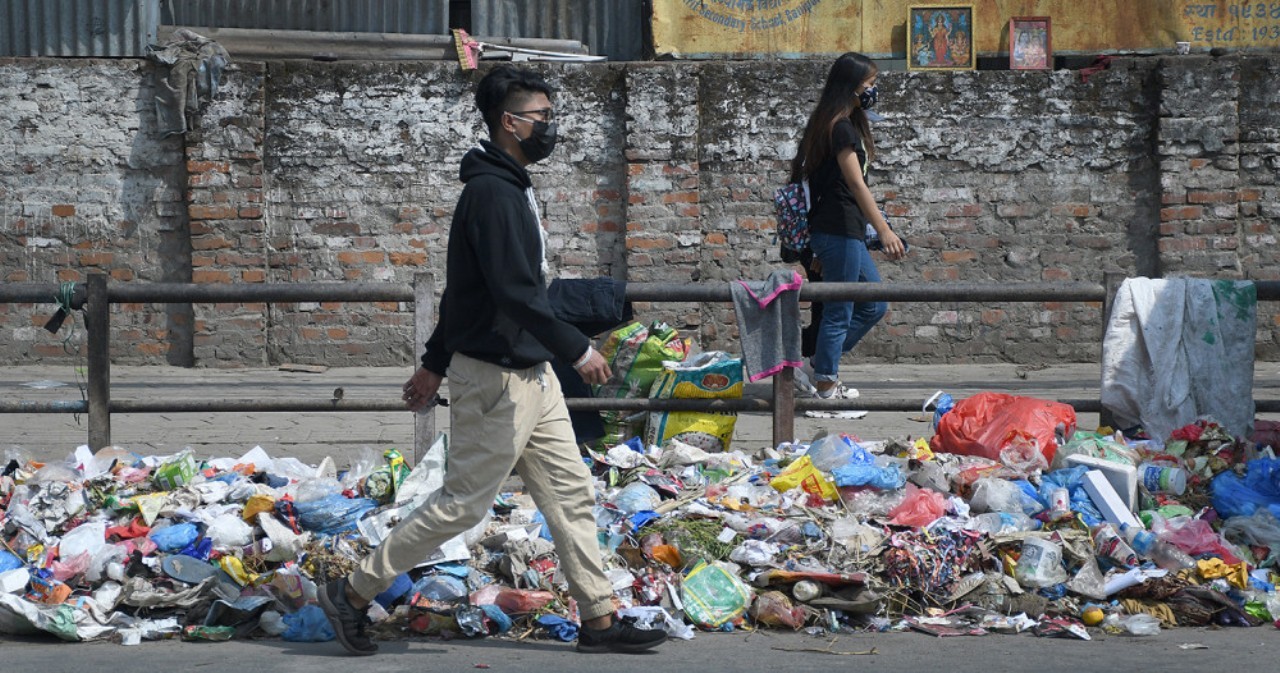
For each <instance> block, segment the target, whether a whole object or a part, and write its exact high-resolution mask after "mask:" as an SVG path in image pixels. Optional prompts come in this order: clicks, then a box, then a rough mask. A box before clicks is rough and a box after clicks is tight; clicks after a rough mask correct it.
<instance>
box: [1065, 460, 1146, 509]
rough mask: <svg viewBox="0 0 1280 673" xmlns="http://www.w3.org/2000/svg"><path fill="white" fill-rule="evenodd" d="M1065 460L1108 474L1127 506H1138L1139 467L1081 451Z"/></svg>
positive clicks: (1133, 507)
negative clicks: (1087, 454) (1081, 452)
mask: <svg viewBox="0 0 1280 673" xmlns="http://www.w3.org/2000/svg"><path fill="white" fill-rule="evenodd" d="M1063 462H1065V463H1067V465H1069V466H1072V467H1074V466H1076V465H1084V466H1086V467H1088V468H1089V469H1090V470H1097V471H1099V472H1101V473H1103V474H1105V475H1107V481H1108V482H1111V488H1114V489H1115V490H1116V493H1118V494H1119V495H1120V499H1122V500H1124V504H1125V506H1126V507H1128V508H1129V509H1130V510H1131V511H1132V510H1133V509H1135V508H1136V507H1137V506H1138V468H1136V467H1134V466H1132V465H1125V464H1124V463H1117V462H1115V461H1112V460H1107V459H1105V458H1095V457H1093V456H1086V455H1084V454H1080V453H1077V454H1073V455H1070V456H1067V458H1066V460H1065V461H1063Z"/></svg>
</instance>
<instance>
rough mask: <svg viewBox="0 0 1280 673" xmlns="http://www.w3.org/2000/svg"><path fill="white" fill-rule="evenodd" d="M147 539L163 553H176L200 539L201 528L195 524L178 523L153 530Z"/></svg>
mask: <svg viewBox="0 0 1280 673" xmlns="http://www.w3.org/2000/svg"><path fill="white" fill-rule="evenodd" d="M147 537H148V538H149V539H150V540H151V541H152V542H154V543H155V544H156V547H157V548H158V549H159V550H160V551H163V552H174V551H178V550H179V549H182V548H183V547H186V546H187V545H189V544H191V543H192V542H195V541H196V538H198V537H200V528H199V526H196V525H195V524H194V523H190V522H188V523H177V524H174V525H172V526H166V527H164V528H161V529H158V530H157V529H154V528H153V529H152V530H151V532H150V533H148V534H147Z"/></svg>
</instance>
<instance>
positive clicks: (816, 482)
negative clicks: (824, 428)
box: [769, 456, 840, 502]
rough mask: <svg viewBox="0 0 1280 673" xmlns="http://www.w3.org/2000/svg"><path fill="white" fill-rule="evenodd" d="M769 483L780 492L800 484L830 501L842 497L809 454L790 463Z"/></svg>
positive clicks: (806, 491) (808, 491)
mask: <svg viewBox="0 0 1280 673" xmlns="http://www.w3.org/2000/svg"><path fill="white" fill-rule="evenodd" d="M769 485H770V486H772V487H773V488H774V490H776V491H778V492H779V493H786V492H787V491H790V490H791V489H793V488H795V487H797V486H799V487H800V488H801V489H802V490H803V491H804V492H805V493H809V494H811V495H816V496H819V497H821V498H822V499H823V500H826V501H828V502H831V501H834V500H835V499H836V498H838V497H840V493H839V491H837V490H836V487H835V484H832V483H831V480H830V479H827V477H826V475H824V474H823V473H822V472H821V471H820V470H818V468H816V467H814V466H813V461H812V460H810V459H809V456H802V457H801V458H800V459H799V460H797V461H795V462H793V463H791V464H790V465H788V466H787V468H786V469H785V470H783V471H782V472H781V473H780V474H779V475H778V476H776V477H774V478H773V480H772V481H770V482H769Z"/></svg>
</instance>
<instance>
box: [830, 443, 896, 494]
mask: <svg viewBox="0 0 1280 673" xmlns="http://www.w3.org/2000/svg"><path fill="white" fill-rule="evenodd" d="M831 476H832V477H834V478H835V482H836V486H870V487H872V488H877V489H880V490H882V491H895V490H897V489H900V488H902V487H903V486H904V485H905V484H906V483H907V476H906V475H905V474H903V473H902V469H901V468H899V467H898V464H897V463H894V464H892V465H888V466H886V467H880V466H878V465H876V457H875V456H873V455H871V454H870V453H868V452H867V450H866V449H864V448H863V447H861V446H859V445H857V444H854V445H853V455H852V456H850V457H849V462H848V463H845V464H844V465H841V466H840V467H837V468H836V469H834V470H832V471H831Z"/></svg>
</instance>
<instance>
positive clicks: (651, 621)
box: [618, 605, 694, 640]
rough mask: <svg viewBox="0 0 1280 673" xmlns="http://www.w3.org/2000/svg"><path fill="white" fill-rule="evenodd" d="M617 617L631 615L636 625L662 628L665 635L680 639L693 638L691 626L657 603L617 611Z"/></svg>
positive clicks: (645, 627)
mask: <svg viewBox="0 0 1280 673" xmlns="http://www.w3.org/2000/svg"><path fill="white" fill-rule="evenodd" d="M618 616H619V617H631V618H633V619H635V620H636V626H637V627H638V628H643V629H654V628H662V629H663V630H664V631H666V632H667V635H669V636H671V637H672V638H679V639H681V640H693V636H694V630H693V627H692V626H689V625H688V624H685V623H684V622H683V621H681V620H680V619H677V618H675V617H673V616H671V613H669V612H667V611H666V610H665V609H663V608H661V607H659V606H657V605H637V606H634V607H630V608H623V609H622V610H619V611H618Z"/></svg>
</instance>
